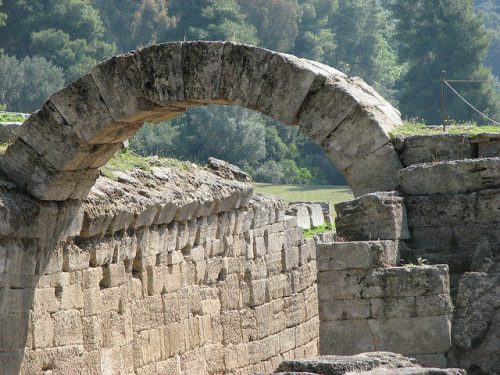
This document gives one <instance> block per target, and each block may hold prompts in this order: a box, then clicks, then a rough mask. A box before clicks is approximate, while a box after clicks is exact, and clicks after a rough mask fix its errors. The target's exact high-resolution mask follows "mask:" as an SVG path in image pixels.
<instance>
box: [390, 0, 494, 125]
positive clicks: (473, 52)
mask: <svg viewBox="0 0 500 375" xmlns="http://www.w3.org/2000/svg"><path fill="white" fill-rule="evenodd" d="M392 10H393V14H394V17H396V20H397V24H396V31H397V38H398V40H399V41H400V44H399V51H398V52H399V57H400V60H401V62H402V63H404V64H408V71H407V72H406V73H405V74H404V76H403V77H402V79H401V81H400V82H399V90H400V92H399V102H400V109H401V110H402V112H403V114H405V115H407V116H410V117H419V118H422V119H423V120H425V121H427V122H429V123H439V122H440V120H441V117H440V116H441V115H440V78H441V71H442V70H446V72H447V73H446V74H447V76H448V78H454V79H469V78H470V79H478V80H487V81H488V83H486V84H477V85H474V86H473V85H468V86H460V91H461V92H462V93H463V94H464V95H465V96H466V97H467V98H468V99H469V100H470V101H471V102H472V103H474V105H476V106H477V108H478V109H479V110H481V111H484V112H487V113H490V114H494V113H495V112H497V111H498V103H496V102H495V93H494V91H493V87H492V75H491V73H490V72H489V71H488V70H487V69H485V68H484V67H483V60H484V57H485V55H486V52H487V49H488V43H489V40H488V35H487V33H486V30H485V28H484V27H483V24H482V20H481V18H480V17H479V16H476V15H475V14H474V13H473V8H472V0H439V1H436V0H416V1H412V2H408V1H406V0H396V1H395V2H394V4H393V6H392ZM448 101H449V113H450V114H451V115H452V116H453V118H455V119H457V120H470V119H477V120H480V121H483V119H481V118H480V117H478V116H476V115H475V114H474V112H473V111H472V110H471V109H470V108H468V107H467V106H465V105H464V104H463V103H461V102H460V101H459V100H458V99H457V98H455V97H454V96H450V95H449V98H448Z"/></svg>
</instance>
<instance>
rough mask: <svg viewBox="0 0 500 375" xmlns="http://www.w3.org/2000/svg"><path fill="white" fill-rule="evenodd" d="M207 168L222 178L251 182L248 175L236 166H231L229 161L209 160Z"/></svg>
mask: <svg viewBox="0 0 500 375" xmlns="http://www.w3.org/2000/svg"><path fill="white" fill-rule="evenodd" d="M207 166H208V168H210V169H211V170H213V171H214V172H215V173H216V174H217V175H218V176H221V177H222V178H226V179H229V180H237V181H240V182H250V176H249V175H248V173H245V172H243V171H242V170H241V169H240V168H238V167H237V166H236V165H233V164H230V163H228V162H227V161H224V160H219V159H216V158H208V162H207Z"/></svg>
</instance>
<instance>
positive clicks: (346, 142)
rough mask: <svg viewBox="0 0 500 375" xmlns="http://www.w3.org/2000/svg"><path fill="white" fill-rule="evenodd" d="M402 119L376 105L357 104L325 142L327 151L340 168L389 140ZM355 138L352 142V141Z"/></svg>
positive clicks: (359, 158)
mask: <svg viewBox="0 0 500 375" xmlns="http://www.w3.org/2000/svg"><path fill="white" fill-rule="evenodd" d="M399 124H400V121H397V120H394V119H391V118H390V117H388V116H386V115H385V114H384V113H383V112H379V111H378V110H377V109H376V107H374V108H370V107H361V106H360V107H357V108H356V109H355V110H354V111H352V112H351V113H350V114H349V115H348V116H347V117H346V118H345V119H344V120H343V121H342V123H340V124H339V125H338V126H337V128H336V129H335V130H334V131H333V132H332V133H331V134H330V135H329V137H328V138H327V139H326V140H325V141H324V142H323V148H324V149H325V152H326V153H327V154H328V155H329V156H330V158H331V159H332V160H333V161H334V163H335V165H336V166H337V167H338V168H339V169H340V170H346V169H348V168H349V167H351V166H352V165H353V164H354V163H355V162H356V161H357V160H361V159H364V158H365V157H367V156H368V155H370V154H372V153H374V152H375V151H377V150H379V149H380V148H381V147H383V146H384V145H387V144H389V143H390V138H389V134H388V132H389V131H390V130H391V129H392V128H394V127H396V125H399ZM354 139H355V140H356V141H355V142H353V140H354Z"/></svg>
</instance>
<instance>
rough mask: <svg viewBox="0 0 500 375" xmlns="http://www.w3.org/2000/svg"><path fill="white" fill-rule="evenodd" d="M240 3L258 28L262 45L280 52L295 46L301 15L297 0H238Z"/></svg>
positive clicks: (247, 16) (249, 19)
mask: <svg viewBox="0 0 500 375" xmlns="http://www.w3.org/2000/svg"><path fill="white" fill-rule="evenodd" d="M238 4H239V5H240V7H241V11H242V12H243V13H244V14H245V16H246V20H247V21H248V22H249V23H250V24H252V25H254V26H255V28H256V29H257V36H258V38H259V40H260V45H261V46H262V47H265V48H269V49H272V50H274V51H280V52H288V51H290V50H291V49H292V48H293V46H294V44H295V39H296V38H297V36H298V34H299V20H300V17H301V9H300V7H299V3H298V1H297V0H238Z"/></svg>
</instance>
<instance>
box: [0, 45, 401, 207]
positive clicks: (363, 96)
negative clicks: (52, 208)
mask: <svg viewBox="0 0 500 375" xmlns="http://www.w3.org/2000/svg"><path fill="white" fill-rule="evenodd" d="M206 104H233V105H239V106H242V107H246V108H248V109H252V110H255V111H258V112H261V113H263V114H265V115H268V116H270V117H272V118H274V119H276V120H278V121H280V122H282V123H284V124H286V125H299V126H300V128H301V130H302V131H303V132H304V133H305V134H307V135H308V136H309V137H310V138H311V139H312V140H314V141H315V142H316V143H318V144H320V145H321V146H322V148H323V149H324V150H325V152H326V153H327V154H328V156H329V157H330V158H331V159H332V161H333V162H334V163H335V164H336V165H337V167H338V168H339V169H340V170H341V171H342V172H343V173H344V175H345V176H346V177H347V180H348V182H349V184H350V185H351V187H352V188H353V190H354V192H355V194H356V195H361V194H364V193H368V192H373V191H379V190H392V189H394V188H395V187H396V186H397V184H398V179H397V170H398V169H401V168H402V166H401V163H400V161H399V157H398V156H397V154H396V152H395V151H394V149H393V147H392V146H391V143H390V139H389V135H388V132H389V131H390V130H391V129H392V128H394V127H395V126H397V125H399V124H400V123H401V119H400V115H399V112H398V111H397V110H395V109H394V108H393V107H392V106H391V105H390V104H389V103H388V102H387V101H386V100H384V99H383V98H382V97H381V96H380V95H379V94H378V93H377V92H375V90H374V89H373V88H372V87H370V86H369V85H367V84H366V83H365V82H363V81H362V80H361V79H359V78H356V77H355V78H348V77H347V76H346V75H345V74H343V73H341V72H339V71H338V70H335V69H333V68H331V67H329V66H326V65H323V64H320V63H317V62H314V61H309V60H306V59H301V58H298V57H295V56H292V55H286V54H282V53H277V52H272V51H269V50H266V49H262V48H257V47H253V46H248V45H243V44H236V43H231V42H174V43H166V44H161V45H154V46H150V47H147V48H144V49H140V50H137V51H134V52H131V53H129V54H126V55H122V56H117V57H113V58H111V59H110V60H108V61H105V62H103V63H101V64H99V65H97V66H96V67H94V68H93V69H92V70H91V72H90V73H88V74H86V75H84V76H82V77H81V78H79V79H78V80H77V81H75V82H73V83H72V84H70V85H69V86H67V87H66V88H64V89H62V90H61V91H59V92H57V93H55V94H53V95H52V96H51V97H50V98H49V99H48V100H47V102H46V103H45V104H44V105H43V106H42V108H41V109H40V110H39V111H37V112H36V113H35V114H34V115H32V116H31V117H30V118H29V119H28V120H27V121H26V122H25V123H24V124H23V125H22V126H21V129H20V134H19V138H18V140H17V141H16V142H15V143H13V144H12V145H10V146H9V148H8V149H7V151H6V153H5V155H4V156H3V157H2V158H1V159H0V168H1V169H2V170H3V172H4V173H5V174H6V175H7V176H8V177H9V178H10V179H11V180H12V181H13V182H15V183H16V184H17V185H18V186H20V187H22V188H24V189H26V190H27V191H28V192H29V193H30V194H32V195H33V196H35V197H36V198H39V199H41V200H53V201H63V200H67V199H83V198H84V197H85V196H86V195H87V193H88V192H89V190H90V189H91V187H92V186H93V184H94V182H95V180H96V178H97V176H98V169H97V168H99V167H100V166H102V165H104V164H105V163H106V162H107V161H108V160H109V159H110V158H111V157H112V156H113V154H114V153H115V152H116V151H117V150H118V149H119V148H120V147H121V145H122V142H123V141H125V140H127V139H128V138H130V137H131V136H133V135H134V134H135V133H136V132H137V131H138V129H139V128H140V127H141V126H142V124H143V123H144V122H145V121H152V122H158V121H162V120H165V119H168V118H171V117H175V116H177V115H179V114H181V113H183V112H184V111H185V110H186V109H187V108H188V107H190V106H197V105H206Z"/></svg>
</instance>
